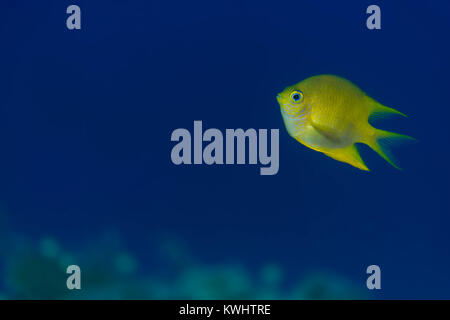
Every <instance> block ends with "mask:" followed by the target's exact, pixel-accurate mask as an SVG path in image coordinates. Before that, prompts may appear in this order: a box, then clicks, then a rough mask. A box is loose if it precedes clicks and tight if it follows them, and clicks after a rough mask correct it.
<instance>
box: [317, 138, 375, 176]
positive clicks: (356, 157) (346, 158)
mask: <svg viewBox="0 0 450 320" xmlns="http://www.w3.org/2000/svg"><path fill="white" fill-rule="evenodd" d="M324 153H325V154H326V155H327V156H329V157H331V158H333V159H335V160H338V161H341V162H346V163H348V164H351V165H352V166H354V167H356V168H358V169H361V170H365V171H369V168H367V166H366V165H365V164H364V161H363V160H362V158H361V156H360V154H359V151H358V149H357V148H356V146H355V145H354V144H352V145H350V146H348V147H346V148H342V149H335V150H332V151H327V152H324Z"/></svg>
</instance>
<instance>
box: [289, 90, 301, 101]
mask: <svg viewBox="0 0 450 320" xmlns="http://www.w3.org/2000/svg"><path fill="white" fill-rule="evenodd" d="M302 99H303V93H302V92H301V91H294V92H292V93H291V100H292V101H293V102H300V101H301V100H302Z"/></svg>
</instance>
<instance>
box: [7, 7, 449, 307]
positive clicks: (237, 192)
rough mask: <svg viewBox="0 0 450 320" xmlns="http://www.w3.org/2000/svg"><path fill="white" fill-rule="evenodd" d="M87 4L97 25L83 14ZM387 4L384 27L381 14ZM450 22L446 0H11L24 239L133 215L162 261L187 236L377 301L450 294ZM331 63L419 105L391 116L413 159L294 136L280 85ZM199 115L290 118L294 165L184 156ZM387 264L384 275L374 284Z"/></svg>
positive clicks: (393, 103) (11, 158) (15, 194)
mask: <svg viewBox="0 0 450 320" xmlns="http://www.w3.org/2000/svg"><path fill="white" fill-rule="evenodd" d="M73 3H75V4H77V5H79V6H80V7H81V10H82V29H81V30H79V31H69V30H68V29H67V28H66V26H65V20H66V17H67V14H66V13H65V11H66V7H67V6H68V5H70V4H73ZM370 4H378V5H379V6H380V8H381V21H382V22H381V24H382V29H381V30H372V31H371V30H368V29H367V28H366V25H365V21H366V18H367V14H366V13H365V11H366V8H367V6H368V5H370ZM449 32H450V5H449V3H448V2H446V1H422V2H413V1H395V2H394V1H365V0H364V1H346V2H345V3H343V2H337V1H273V2H264V1H263V2H261V1H170V2H165V1H158V2H156V1H144V0H142V1H136V0H134V1H119V0H115V1H112V0H111V1H102V0H97V1H81V0H77V1H75V2H74V1H65V0H64V1H56V0H55V1H39V2H31V1H10V2H8V3H6V2H4V3H2V5H1V9H0V36H1V40H2V41H1V43H2V45H1V51H0V57H1V59H0V110H1V111H0V149H1V156H0V206H1V208H2V213H3V214H4V216H5V217H6V220H7V221H8V226H9V227H8V228H9V229H10V232H11V233H12V234H13V236H12V237H13V238H14V237H15V235H16V234H17V235H20V236H21V237H25V238H28V239H31V242H33V241H36V242H37V241H38V240H39V239H41V238H42V237H52V238H53V239H56V240H57V241H58V242H60V243H62V244H63V245H64V246H67V247H70V248H72V249H73V250H76V249H77V248H78V247H86V246H89V243H90V242H91V241H93V240H94V239H95V238H96V237H97V236H98V235H99V234H100V233H101V232H103V231H104V230H114V232H117V233H118V234H120V236H121V237H122V238H123V241H124V243H125V245H126V247H127V249H128V250H129V251H130V252H133V254H134V255H135V256H136V257H137V259H138V260H139V261H140V263H141V265H142V266H143V267H142V269H144V270H150V269H152V268H156V266H158V267H159V268H164V263H163V262H161V261H157V260H158V259H157V258H155V254H154V252H153V251H154V247H155V246H157V243H158V241H160V240H159V239H161V238H164V237H167V236H170V237H174V238H176V239H178V240H179V241H180V242H182V243H183V244H185V245H186V246H187V247H188V248H189V249H190V250H191V251H192V252H193V253H194V254H195V256H196V257H197V258H198V259H199V260H201V261H202V262H203V263H205V264H206V265H214V264H220V263H224V262H227V261H233V262H236V263H239V264H241V265H245V266H246V267H247V268H249V269H250V270H256V269H258V268H259V266H261V265H263V264H265V263H276V264H279V265H280V266H282V267H283V269H284V270H286V283H287V284H289V283H290V282H292V281H294V280H291V279H294V278H296V277H297V276H298V275H301V274H306V273H308V272H314V271H317V270H328V271H330V272H333V273H336V274H339V275H341V276H342V277H344V278H346V279H349V280H350V281H351V282H352V283H354V284H355V285H356V286H360V287H361V288H362V290H363V291H364V292H366V293H368V295H369V297H370V298H375V299H377V298H386V299H396V298H401V299H408V298H415V299H417V298H420V299H421V298H441V299H442V298H450V292H449V288H450V275H449V272H448V271H449V270H450V233H449V226H450V214H449V213H450V205H449V196H448V182H449V178H450V176H449V166H448V161H449V157H450V151H449V142H450V141H449V138H450V135H449V129H448V128H449V124H448V121H449V118H450V117H449V116H450V111H449V110H450V104H449V90H448V84H449V80H448V79H449V72H450V62H449V61H450V60H449V56H450V45H449V42H448V35H449ZM323 73H330V74H336V75H340V76H342V77H345V78H347V79H349V80H351V81H353V82H354V83H356V84H357V85H358V86H359V87H361V88H362V89H363V90H364V91H365V92H367V94H368V95H370V96H371V97H373V98H374V99H376V100H378V101H380V102H381V103H383V104H385V105H387V106H390V107H393V108H396V109H398V110H400V111H402V112H404V113H406V114H407V115H408V118H394V119H389V120H385V121H382V122H380V123H379V124H377V126H378V127H380V128H384V129H388V130H393V131H396V132H401V133H405V134H408V135H411V136H414V137H416V138H417V139H418V142H417V143H415V144H410V145H405V146H401V147H398V148H395V149H394V154H395V155H396V157H397V158H398V159H399V160H400V164H401V166H402V167H403V170H402V171H397V170H396V169H394V168H392V167H391V166H390V165H389V164H388V163H387V162H385V161H384V160H383V159H382V158H380V157H379V156H378V155H377V154H376V153H374V152H373V151H372V150H370V149H369V148H368V147H364V146H363V147H362V156H363V158H364V159H365V161H366V164H367V165H368V166H369V168H371V170H372V171H371V172H369V173H367V172H363V171H360V170H358V169H355V168H353V167H351V166H349V165H346V164H343V163H339V162H337V161H335V160H333V159H331V158H328V157H325V156H324V155H323V154H321V153H318V152H314V151H312V150H310V149H307V148H305V147H303V146H302V145H300V144H299V143H298V142H296V141H295V140H294V139H292V138H291V137H289V136H288V134H287V132H286V130H285V128H284V124H283V122H282V118H281V115H280V111H279V106H278V104H277V101H276V99H275V96H276V94H277V93H278V92H280V91H281V90H283V89H284V88H285V87H286V86H288V85H292V84H294V83H296V82H299V81H301V80H303V79H305V78H307V77H309V76H312V75H316V74H323ZM194 120H202V121H203V126H204V128H205V129H206V128H218V129H221V130H222V131H223V132H225V129H226V128H244V129H247V128H256V129H258V128H268V129H274V128H279V129H280V169H279V172H278V174H277V175H274V176H261V175H259V166H255V165H242V166H236V165H235V166H207V165H202V166H193V165H192V166H175V165H174V164H172V162H171V160H170V152H171V148H172V147H173V145H174V143H173V142H171V141H170V135H171V132H172V131H173V130H174V129H176V128H187V129H189V130H191V131H192V130H193V121H194ZM14 241H15V240H13V241H11V242H9V243H8V244H7V249H6V250H9V249H10V250H12V249H13V248H12V247H13V246H15V242H14ZM11 246H12V247H11ZM5 260H7V259H6V258H5ZM4 263H5V264H7V261H4ZM371 264H377V265H379V266H380V267H381V271H382V290H380V291H377V292H368V291H367V289H365V279H366V276H367V275H366V273H365V269H366V267H367V266H368V265H371ZM142 269H141V270H142Z"/></svg>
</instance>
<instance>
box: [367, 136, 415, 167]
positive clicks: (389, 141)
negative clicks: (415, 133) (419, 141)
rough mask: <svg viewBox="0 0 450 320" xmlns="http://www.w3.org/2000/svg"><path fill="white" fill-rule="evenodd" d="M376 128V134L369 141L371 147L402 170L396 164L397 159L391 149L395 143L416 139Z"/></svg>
mask: <svg viewBox="0 0 450 320" xmlns="http://www.w3.org/2000/svg"><path fill="white" fill-rule="evenodd" d="M374 130H375V134H374V135H373V136H372V137H371V138H370V139H369V141H368V142H367V144H368V145H369V147H371V148H372V149H373V150H374V151H375V152H376V153H378V154H379V155H380V156H381V157H382V158H383V159H384V160H386V161H387V162H389V163H390V164H391V165H392V166H393V167H395V168H397V169H399V170H401V168H400V167H399V166H398V165H397V164H396V162H397V161H396V160H395V158H394V156H393V155H392V153H391V152H390V150H389V149H390V147H391V146H392V145H393V144H397V143H401V142H406V141H415V139H414V138H412V137H410V136H407V135H404V134H399V133H394V132H389V131H384V130H379V129H374Z"/></svg>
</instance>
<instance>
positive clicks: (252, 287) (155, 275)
mask: <svg viewBox="0 0 450 320" xmlns="http://www.w3.org/2000/svg"><path fill="white" fill-rule="evenodd" d="M6 229H7V228H6V227H5V224H4V223H3V222H2V221H1V219H0V231H1V233H0V234H1V238H0V241H1V245H0V275H1V276H0V279H1V282H0V299H364V298H366V297H365V296H364V295H363V293H362V292H361V291H360V290H357V289H355V286H354V285H352V284H351V283H350V282H348V281H346V280H345V279H343V278H342V277H338V276H336V275H334V274H332V273H315V274H311V275H309V276H306V277H302V279H301V280H300V281H298V282H297V283H293V284H292V285H288V286H286V285H285V284H286V282H287V280H286V279H284V276H283V270H282V268H281V267H280V266H278V265H274V264H268V265H265V266H262V267H261V268H260V269H261V270H260V272H257V273H252V272H250V271H249V270H247V269H246V268H245V267H244V266H241V265H237V264H218V265H205V264H201V263H199V262H197V261H196V259H195V258H193V257H192V256H191V254H190V253H189V251H188V250H187V249H185V248H184V247H183V246H182V245H180V243H178V242H177V241H174V240H169V241H163V242H162V244H161V245H160V248H159V251H161V252H162V254H163V256H164V257H162V258H161V260H162V261H163V263H162V264H163V265H164V268H163V269H164V272H160V271H159V272H158V271H156V269H155V270H150V271H152V272H143V271H142V270H143V269H147V268H143V267H142V266H140V265H139V262H138V261H137V260H138V259H137V258H136V257H135V256H134V255H133V253H132V252H128V251H127V250H125V249H124V247H123V245H122V244H121V242H120V241H119V240H118V239H119V238H120V237H118V236H117V235H116V234H108V235H104V236H101V237H99V238H98V239H97V241H96V243H95V244H93V245H89V248H86V249H84V250H82V251H78V250H77V251H75V250H73V251H70V250H67V249H64V248H63V246H62V244H61V243H59V242H58V241H57V240H56V239H53V238H51V237H47V238H43V239H40V240H38V241H31V240H30V239H26V238H20V237H17V236H16V237H14V238H13V237H12V236H11V234H8V233H7V232H6V231H7V230H6ZM7 248H8V249H7ZM71 264H77V265H79V266H80V268H81V272H82V288H81V290H68V289H67V287H66V279H67V277H68V275H67V274H66V268H67V266H69V265H71Z"/></svg>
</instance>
